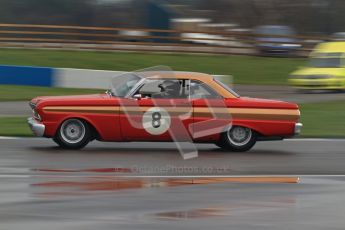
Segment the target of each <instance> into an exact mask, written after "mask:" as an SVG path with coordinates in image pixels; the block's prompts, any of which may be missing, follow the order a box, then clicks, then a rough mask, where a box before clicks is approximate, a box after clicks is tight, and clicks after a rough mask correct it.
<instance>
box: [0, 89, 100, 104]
mask: <svg viewBox="0 0 345 230" xmlns="http://www.w3.org/2000/svg"><path fill="white" fill-rule="evenodd" d="M100 92H104V90H94V89H65V88H50V87H34V86H18V85H0V101H29V100H31V99H32V98H34V97H37V96H42V95H44V96H58V95H73V94H90V93H100Z"/></svg>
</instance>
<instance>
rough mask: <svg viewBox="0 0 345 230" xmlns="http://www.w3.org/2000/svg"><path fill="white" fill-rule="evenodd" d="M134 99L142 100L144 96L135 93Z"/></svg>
mask: <svg viewBox="0 0 345 230" xmlns="http://www.w3.org/2000/svg"><path fill="white" fill-rule="evenodd" d="M133 98H134V99H137V100H140V99H141V98H142V96H141V94H134V95H133Z"/></svg>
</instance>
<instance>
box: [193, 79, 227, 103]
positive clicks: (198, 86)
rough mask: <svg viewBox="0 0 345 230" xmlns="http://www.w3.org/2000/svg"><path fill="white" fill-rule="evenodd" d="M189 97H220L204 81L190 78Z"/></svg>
mask: <svg viewBox="0 0 345 230" xmlns="http://www.w3.org/2000/svg"><path fill="white" fill-rule="evenodd" d="M190 98H191V99H198V98H206V99H207V98H208V99H217V98H221V96H220V95H219V94H218V93H217V92H215V91H214V90H213V89H212V88H211V87H209V86H208V85H206V84H205V83H203V82H200V81H195V80H192V81H191V83H190Z"/></svg>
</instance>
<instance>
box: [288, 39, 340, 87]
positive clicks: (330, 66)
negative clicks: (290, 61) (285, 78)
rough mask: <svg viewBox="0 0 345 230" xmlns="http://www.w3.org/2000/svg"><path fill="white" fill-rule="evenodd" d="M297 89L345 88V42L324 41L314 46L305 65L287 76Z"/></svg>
mask: <svg viewBox="0 0 345 230" xmlns="http://www.w3.org/2000/svg"><path fill="white" fill-rule="evenodd" d="M289 83H290V85H292V86H293V87H295V88H297V89H305V90H311V89H318V90H323V89H332V90H333V89H334V90H337V89H345V42H326V43H321V44H319V45H317V46H316V47H315V49H314V50H313V51H312V52H311V54H310V61H309V63H308V65H307V66H305V67H303V68H300V69H298V70H296V71H294V72H293V73H291V75H290V77H289Z"/></svg>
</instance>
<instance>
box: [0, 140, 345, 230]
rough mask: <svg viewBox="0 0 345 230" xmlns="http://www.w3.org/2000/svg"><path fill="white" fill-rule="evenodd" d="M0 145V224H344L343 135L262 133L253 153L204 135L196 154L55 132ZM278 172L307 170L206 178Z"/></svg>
mask: <svg viewBox="0 0 345 230" xmlns="http://www.w3.org/2000/svg"><path fill="white" fill-rule="evenodd" d="M0 146H1V149H0V229H1V230H7V229H26V230H27V229H63V228H66V229H176V228H182V229H229V228H231V227H232V228H234V229H265V230H266V229H313V230H314V229H322V230H324V229H343V226H344V225H345V220H344V218H343V214H344V213H345V206H344V204H345V196H344V194H345V177H342V176H340V175H343V174H345V173H344V172H345V167H344V166H345V151H344V149H345V140H340V139H339V140H323V139H306V140H301V139H295V140H286V141H282V142H261V143H258V144H257V145H256V146H255V147H254V149H253V150H251V151H249V152H246V153H234V152H223V151H221V150H219V149H218V148H216V147H215V146H214V145H208V144H207V145H205V144H203V145H198V149H199V157H198V158H195V159H190V160H183V159H182V157H181V155H180V154H179V152H178V151H177V150H176V148H175V145H174V144H173V143H100V142H92V143H91V144H90V145H88V146H87V147H86V148H85V149H83V150H78V151H66V150H61V149H59V148H57V147H56V145H55V143H54V142H52V141H51V140H49V139H43V138H41V139H40V138H38V139H36V138H18V139H15V138H13V139H12V138H9V139H6V138H2V139H0ZM276 174H279V175H304V176H301V177H300V182H299V183H268V182H266V183H234V182H229V181H228V180H225V179H224V180H222V179H220V178H213V179H202V177H201V176H202V175H208V176H212V175H218V176H220V175H221V176H222V177H226V176H227V175H229V176H239V175H276ZM313 174H317V176H312V175H313ZM320 174H337V175H339V176H335V175H333V176H327V177H325V176H320ZM148 175H149V176H148ZM180 175H190V176H193V177H187V178H185V177H183V178H181V177H179V176H180ZM308 175H309V176H308ZM190 178H201V179H195V181H196V183H194V184H192V183H189V182H190V180H191V179H190Z"/></svg>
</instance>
